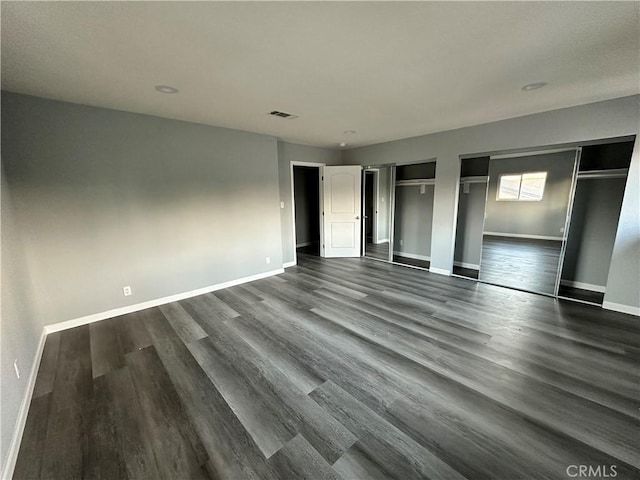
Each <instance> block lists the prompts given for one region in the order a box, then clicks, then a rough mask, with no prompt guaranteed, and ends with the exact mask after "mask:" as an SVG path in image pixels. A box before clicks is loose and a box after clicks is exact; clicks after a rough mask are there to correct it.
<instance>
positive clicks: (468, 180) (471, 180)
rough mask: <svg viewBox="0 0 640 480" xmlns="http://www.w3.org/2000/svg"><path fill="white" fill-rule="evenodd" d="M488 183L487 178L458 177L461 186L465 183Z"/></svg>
mask: <svg viewBox="0 0 640 480" xmlns="http://www.w3.org/2000/svg"><path fill="white" fill-rule="evenodd" d="M488 182H489V177H483V176H475V177H473V176H469V177H460V183H461V184H465V183H488Z"/></svg>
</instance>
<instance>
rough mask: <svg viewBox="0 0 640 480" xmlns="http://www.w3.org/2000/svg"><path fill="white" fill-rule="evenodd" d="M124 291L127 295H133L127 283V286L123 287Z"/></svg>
mask: <svg viewBox="0 0 640 480" xmlns="http://www.w3.org/2000/svg"><path fill="white" fill-rule="evenodd" d="M122 293H124V296H125V297H128V296H129V295H131V287H130V286H129V285H127V286H126V287H122Z"/></svg>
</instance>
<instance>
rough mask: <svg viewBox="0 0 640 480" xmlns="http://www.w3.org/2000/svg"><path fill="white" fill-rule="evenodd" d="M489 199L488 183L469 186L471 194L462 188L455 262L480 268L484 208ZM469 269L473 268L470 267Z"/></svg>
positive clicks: (459, 200) (459, 202)
mask: <svg viewBox="0 0 640 480" xmlns="http://www.w3.org/2000/svg"><path fill="white" fill-rule="evenodd" d="M486 197H487V184H486V183H471V184H469V193H463V191H462V188H460V198H459V199H458V223H457V227H456V250H455V256H454V261H456V262H462V263H465V264H469V265H474V266H475V267H476V268H479V267H480V255H481V253H482V231H483V226H484V207H485V199H486ZM467 268H473V267H470V266H468V267H467Z"/></svg>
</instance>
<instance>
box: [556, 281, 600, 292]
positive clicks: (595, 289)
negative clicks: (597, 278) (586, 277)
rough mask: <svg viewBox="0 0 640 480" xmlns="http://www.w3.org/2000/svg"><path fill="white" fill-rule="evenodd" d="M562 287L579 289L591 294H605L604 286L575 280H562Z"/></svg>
mask: <svg viewBox="0 0 640 480" xmlns="http://www.w3.org/2000/svg"><path fill="white" fill-rule="evenodd" d="M560 285H565V286H567V287H573V288H579V289H581V290H589V291H591V292H598V293H605V289H606V287H605V286H604V285H595V284H593V283H584V282H574V281H573V280H560Z"/></svg>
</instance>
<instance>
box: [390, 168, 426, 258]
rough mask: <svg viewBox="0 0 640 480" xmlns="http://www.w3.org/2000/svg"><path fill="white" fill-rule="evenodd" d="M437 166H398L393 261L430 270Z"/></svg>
mask: <svg viewBox="0 0 640 480" xmlns="http://www.w3.org/2000/svg"><path fill="white" fill-rule="evenodd" d="M435 176H436V163H435V162H424V163H417V164H412V165H399V166H396V181H395V209H394V232H393V239H394V240H393V261H394V262H395V263H400V264H404V265H411V266H414V267H420V268H429V266H430V262H431V233H432V232H431V229H432V225H433V199H434V188H435Z"/></svg>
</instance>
